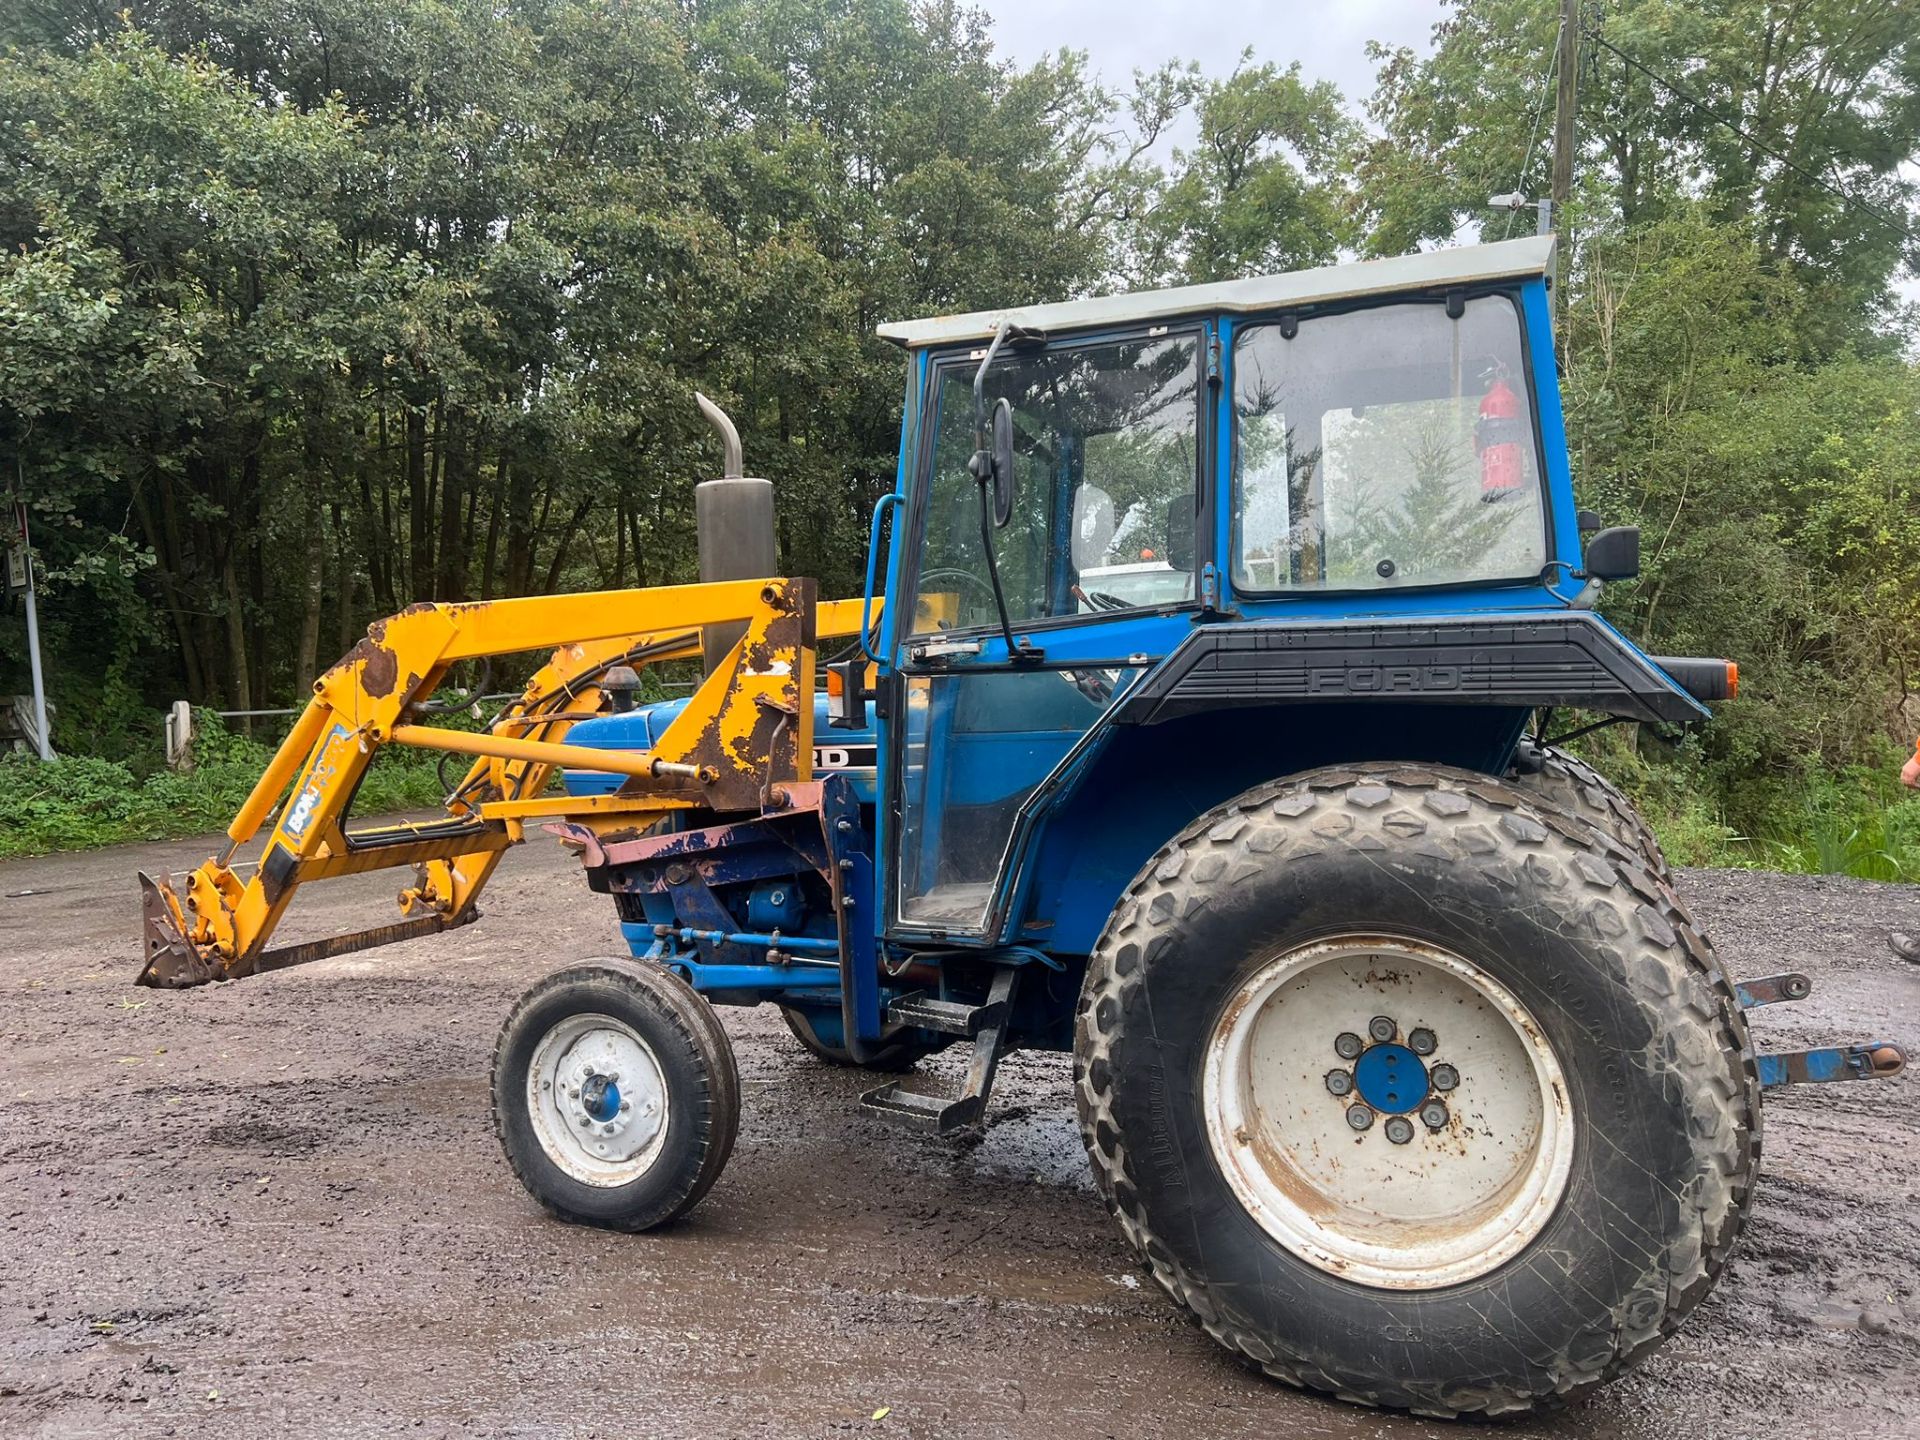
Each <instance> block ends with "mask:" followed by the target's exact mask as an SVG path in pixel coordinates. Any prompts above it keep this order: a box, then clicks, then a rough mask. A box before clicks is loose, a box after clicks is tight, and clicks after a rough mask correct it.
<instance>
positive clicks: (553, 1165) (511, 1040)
mask: <svg viewBox="0 0 1920 1440" xmlns="http://www.w3.org/2000/svg"><path fill="white" fill-rule="evenodd" d="M493 1115H494V1127H495V1129H496V1130H498V1132H499V1135H500V1144H501V1148H503V1149H504V1150H505V1151H506V1155H507V1163H508V1164H509V1165H511V1166H512V1167H513V1173H514V1174H515V1175H517V1176H518V1177H519V1178H520V1182H521V1183H522V1184H523V1185H525V1186H526V1187H527V1190H528V1191H529V1192H530V1193H531V1194H532V1195H533V1198H534V1199H536V1200H538V1201H539V1202H540V1203H541V1204H542V1205H543V1206H545V1207H546V1209H547V1210H548V1211H549V1213H551V1214H553V1215H555V1216H557V1217H558V1218H559V1219H562V1220H570V1221H574V1222H575V1223H578V1224H583V1225H600V1226H604V1227H606V1228H608V1229H614V1230H650V1229H652V1228H653V1227H654V1226H656V1225H664V1224H666V1223H667V1222H668V1221H670V1220H673V1219H676V1218H678V1217H679V1216H681V1215H684V1214H685V1213H686V1212H687V1211H688V1210H690V1209H692V1208H693V1207H694V1205H695V1204H697V1203H698V1202H699V1200H700V1198H701V1196H703V1195H705V1194H706V1193H707V1191H708V1189H709V1188H711V1186H712V1185H713V1182H714V1181H715V1180H716V1179H718V1178H719V1175H720V1171H721V1169H722V1167H724V1166H725V1165H726V1163H727V1157H728V1155H730V1154H731V1153H732V1151H733V1140H734V1134H735V1131H736V1130H737V1128H738V1126H739V1120H740V1079H739V1075H738V1073H737V1072H736V1070H735V1069H734V1061H733V1047H732V1046H731V1045H730V1044H729V1043H728V1041H727V1035H726V1032H725V1031H724V1030H722V1029H721V1028H720V1022H719V1021H718V1020H717V1019H716V1018H715V1017H714V1014H713V1011H712V1009H711V1008H710V1007H709V1006H708V1004H707V1002H706V1001H704V1000H702V999H701V998H700V997H699V995H697V994H696V993H695V992H694V990H693V988H692V987H691V986H689V985H688V984H687V983H686V981H684V980H682V979H680V978H679V977H678V976H677V975H674V974H672V973H670V972H669V971H666V970H663V969H661V968H659V967H658V966H654V965H647V964H643V963H641V962H638V961H632V960H597V961H591V962H588V963H586V964H582V965H576V966H573V967H572V968H570V969H566V970H562V971H559V972H558V973H557V974H553V975H549V976H547V978H546V979H544V980H542V981H540V982H539V983H538V984H536V985H535V986H534V987H533V988H532V989H531V990H529V991H527V993H526V994H525V995H523V996H521V997H520V1000H519V1003H517V1004H516V1005H515V1006H514V1007H513V1010H512V1012H511V1013H510V1014H509V1015H508V1016H507V1021H506V1024H505V1025H503V1026H502V1027H501V1030H500V1040H499V1043H498V1044H497V1045H496V1046H495V1048H494V1055H493Z"/></svg>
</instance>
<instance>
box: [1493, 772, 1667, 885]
mask: <svg viewBox="0 0 1920 1440" xmlns="http://www.w3.org/2000/svg"><path fill="white" fill-rule="evenodd" d="M1522 745H1523V753H1522V754H1521V755H1520V756H1519V757H1518V758H1517V759H1516V761H1515V764H1514V767H1513V772H1512V773H1511V774H1510V775H1508V776H1507V779H1508V781H1509V782H1510V783H1512V784H1513V785H1514V786H1516V787H1518V788H1519V789H1520V790H1521V791H1522V792H1523V793H1525V794H1526V795H1527V796H1528V797H1530V798H1531V799H1533V800H1536V801H1540V802H1543V803H1545V804H1548V805H1552V806H1554V807H1555V808H1556V809H1560V810H1564V811H1566V812H1567V814H1569V815H1577V816H1579V817H1580V818H1581V819H1582V820H1585V821H1586V822H1587V823H1588V824H1590V825H1597V826H1599V827H1600V828H1601V829H1602V830H1604V831H1606V832H1607V834H1609V835H1611V836H1613V838H1614V839H1616V840H1618V841H1619V842H1620V843H1621V844H1622V845H1624V846H1626V847H1627V848H1628V849H1629V850H1632V851H1635V852H1636V853H1638V854H1639V855H1640V857H1641V858H1642V859H1643V860H1645V862H1646V865H1647V868H1648V869H1649V870H1651V871H1652V872H1653V875H1654V878H1655V879H1657V880H1660V881H1662V882H1663V883H1665V884H1668V885H1671V884H1672V883H1673V871H1672V869H1671V867H1669V866H1668V864H1667V856H1666V852H1665V851H1664V850H1662V849H1661V848H1660V840H1659V837H1658V836H1656V835H1655V834H1654V833H1653V827H1652V826H1651V825H1649V824H1647V822H1646V820H1645V818H1644V817H1643V816H1642V815H1641V814H1640V809H1639V807H1638V806H1637V805H1635V804H1634V803H1633V801H1631V800H1629V799H1628V798H1627V797H1626V795H1625V794H1624V793H1623V792H1622V791H1621V789H1620V787H1619V786H1618V785H1615V784H1614V783H1613V782H1612V781H1611V780H1609V779H1607V777H1606V776H1604V775H1602V774H1601V773H1600V772H1599V771H1598V770H1596V769H1594V768H1593V766H1591V765H1589V764H1587V762H1586V761H1584V760H1582V759H1581V758H1580V757H1579V756H1578V755H1571V754H1569V753H1567V752H1566V751H1565V750H1561V749H1558V748H1557V747H1555V746H1552V745H1536V744H1534V743H1533V742H1531V741H1525V742H1522Z"/></svg>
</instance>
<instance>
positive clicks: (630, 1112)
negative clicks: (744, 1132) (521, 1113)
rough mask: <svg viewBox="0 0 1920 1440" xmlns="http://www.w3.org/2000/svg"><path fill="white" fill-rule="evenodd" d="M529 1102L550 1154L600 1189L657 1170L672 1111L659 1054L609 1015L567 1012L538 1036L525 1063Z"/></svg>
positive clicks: (569, 1171)
mask: <svg viewBox="0 0 1920 1440" xmlns="http://www.w3.org/2000/svg"><path fill="white" fill-rule="evenodd" d="M526 1105H527V1117H528V1119H529V1120H531V1121H532V1124H533V1134H534V1138H535V1139H536V1140H537V1141H539V1144H540V1149H541V1151H542V1152H543V1153H544V1154H545V1155H546V1157H547V1158H548V1159H549V1160H551V1161H552V1162H553V1163H554V1164H555V1165H556V1166H558V1167H559V1168H560V1169H561V1170H562V1171H563V1172H565V1173H566V1174H567V1175H569V1176H571V1177H572V1178H573V1179H575V1180H578V1181H580V1182H581V1183H582V1184H584V1185H593V1186H596V1187H600V1188H612V1187H614V1186H618V1185H626V1184H630V1183H631V1182H632V1181H634V1180H637V1179H639V1178H640V1177H641V1176H642V1175H644V1174H646V1172H647V1171H648V1170H650V1169H652V1168H653V1164H654V1162H655V1161H656V1160H658V1159H659V1158H660V1151H661V1148H662V1147H663V1146H664V1145H665V1143H666V1138H667V1127H668V1125H669V1123H671V1118H672V1117H671V1115H670V1113H669V1112H670V1108H671V1107H670V1103H669V1098H668V1094H667V1082H666V1076H665V1075H664V1073H663V1072H662V1071H661V1068H660V1060H659V1057H658V1056H656V1055H655V1054H654V1053H653V1047H652V1046H650V1045H649V1044H648V1043H647V1042H646V1041H645V1040H643V1039H641V1038H640V1034H639V1032H638V1031H637V1030H635V1029H634V1028H633V1027H632V1026H631V1025H629V1024H627V1023H626V1022H625V1021H624V1020H618V1019H615V1018H614V1017H613V1016H611V1015H599V1014H582V1015H569V1016H568V1017H567V1018H565V1019H564V1020H561V1021H559V1022H558V1023H556V1024H555V1025H554V1026H553V1027H552V1028H550V1029H549V1030H548V1031H547V1033H546V1034H545V1035H543V1036H541V1037H540V1043H539V1044H538V1045H537V1046H535V1047H534V1052H533V1058H532V1061H531V1063H530V1064H529V1065H528V1067H527V1093H526Z"/></svg>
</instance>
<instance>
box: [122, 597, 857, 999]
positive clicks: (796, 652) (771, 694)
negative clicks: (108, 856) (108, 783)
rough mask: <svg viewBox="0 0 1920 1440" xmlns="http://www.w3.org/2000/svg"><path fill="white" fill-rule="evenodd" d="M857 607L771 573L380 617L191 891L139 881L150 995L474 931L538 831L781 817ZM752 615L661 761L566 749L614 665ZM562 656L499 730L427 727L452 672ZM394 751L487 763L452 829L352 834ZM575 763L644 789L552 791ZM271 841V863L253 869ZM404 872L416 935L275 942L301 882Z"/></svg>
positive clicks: (646, 658) (393, 828)
mask: <svg viewBox="0 0 1920 1440" xmlns="http://www.w3.org/2000/svg"><path fill="white" fill-rule="evenodd" d="M860 611H861V606H860V602H859V601H837V602H832V603H829V604H826V605H821V606H818V607H816V605H815V602H814V594H813V582H812V581H810V580H791V579H774V580H743V581H729V582H724V583H718V584H703V585H679V586H666V587H660V588H655V589H646V590H620V591H603V592H598V593H590V594H581V595H555V596H540V597H532V598H526V599H514V600H492V601H479V602H473V603H463V604H433V603H427V604H418V605H413V606H410V607H408V608H407V609H406V610H403V611H401V612H400V613H399V614H398V615H394V616H391V617H389V618H388V619H386V620H381V621H377V622H375V623H374V624H373V625H371V626H369V627H368V630H367V636H366V638H365V639H364V640H362V641H360V643H359V644H358V645H356V646H355V647H354V648H353V649H352V650H351V651H350V652H349V653H348V654H347V655H346V656H345V658H343V659H342V660H341V661H340V662H339V663H338V664H336V665H334V666H333V667H332V668H331V669H329V670H328V671H327V672H326V673H325V674H324V675H322V676H321V677H320V678H319V679H318V680H317V681H315V682H314V686H313V692H314V693H313V699H312V700H311V701H309V702H308V704H307V707H306V709H305V710H304V711H303V712H302V714H301V716H300V718H299V720H298V721H297V722H296V723H295V724H294V727H293V730H292V732H291V733H290V734H289V735H288V736H287V738H286V740H285V741H284V742H283V743H282V744H281V746H280V748H279V750H278V751H277V752H276V753H275V755H274V758H273V760H272V762H271V763H270V764H269V765H268V766H267V769H266V771H265V773H263V774H262V775H261V777H260V779H259V781H258V782H257V783H256V784H255V785H254V787H253V790H252V793H251V794H250V795H249V796H248V797H247V800H246V802H245V804H243V805H242V806H241V807H240V811H239V813H238V814H237V815H235V816H234V819H233V822H232V823H231V824H230V825H228V826H227V830H226V835H227V841H228V844H227V846H226V849H225V850H224V852H223V853H222V854H220V855H218V856H214V857H211V858H209V859H208V860H207V861H205V862H204V863H203V864H201V865H200V866H198V867H197V868H196V869H194V870H193V871H192V872H191V873H190V874H189V875H188V876H186V877H185V879H184V881H183V883H182V885H181V886H180V887H179V888H176V887H175V886H174V884H173V883H171V881H170V880H169V879H168V878H166V877H162V878H160V879H157V880H156V879H153V878H150V877H148V876H146V875H142V876H140V884H141V889H142V909H143V931H144V935H145V964H144V966H143V968H142V969H141V972H140V976H139V982H140V983H141V984H143V985H154V986H162V987H169V988H178V987H185V986H191V985H199V984H204V983H206V982H207V981H210V980H224V979H232V978H236V977H239V976H243V975H250V974H254V973H257V972H259V971H264V970H272V969H282V968H285V967H286V966H288V965H296V964H300V963H302V962H304V961H308V960H314V959H321V958H324V957H326V956H329V955H339V954H344V953H347V952H349V951H353V950H361V949H366V948H369V947H371V946H374V945H382V944H388V943H391V942H393V941H395V940H404V939H411V938H413V937H415V936H419V935H425V934H432V933H435V932H437V931H440V930H447V929H452V928H454V927H455V926H459V925H464V924H466V923H467V922H469V921H471V920H473V919H475V918H477V915H478V912H477V910H476V909H475V901H476V900H477V899H478V897H479V895H480V892H481V890H482V889H483V888H484V887H485V885H486V882H487V879H488V877H489V876H490V875H491V874H492V873H493V868H494V866H495V865H497V864H498V863H499V860H500V856H501V854H502V853H503V852H504V851H505V850H506V849H507V848H508V847H509V846H511V845H514V844H516V843H518V842H519V841H520V840H521V839H522V838H523V837H524V835H525V827H526V823H527V821H529V820H536V821H538V820H554V821H560V820H565V821H569V822H571V823H572V824H574V825H578V826H584V827H586V828H587V829H589V830H591V831H593V832H594V833H596V834H600V835H608V836H612V837H616V838H617V837H623V836H627V835H636V834H638V833H640V831H642V830H643V829H645V828H646V827H647V826H649V825H652V824H654V823H655V822H656V821H658V820H660V819H662V818H664V817H665V816H667V815H669V814H671V813H672V812H674V811H676V810H688V809H703V810H709V811H714V812H719V813H729V812H740V811H756V810H759V809H762V808H777V807H778V806H779V804H780V803H781V802H782V799H783V795H782V791H781V787H783V786H784V785H786V784H789V783H794V782H804V781H806V780H808V779H810V778H811V763H812V743H813V740H812V732H813V682H814V646H815V641H816V639H817V637H819V636H847V635H853V634H855V633H857V632H858V630H859V627H860V623H861V617H860ZM742 622H744V624H745V625H746V633H745V635H744V636H743V637H742V639H741V640H740V641H739V643H738V644H736V645H735V646H734V648H733V650H732V652H731V653H730V654H729V656H728V657H727V659H726V660H725V661H724V662H723V663H721V664H720V665H719V666H717V667H716V668H715V669H714V670H713V672H712V673H711V674H709V675H708V676H707V677H706V679H705V680H704V681H702V682H701V684H700V686H699V688H698V689H697V690H696V691H695V692H694V695H693V697H692V698H691V700H690V701H689V702H688V704H687V706H686V708H685V709H684V710H683V711H682V712H681V714H680V715H679V716H677V717H676V718H675V719H674V720H673V721H672V722H671V723H670V724H669V725H668V726H667V728H666V730H665V731H664V732H663V733H662V734H661V736H660V738H659V740H658V742H657V743H656V744H655V745H654V747H653V748H652V749H651V750H648V751H643V752H635V751H627V750H602V749H592V748H587V747H582V746H575V745H568V744H566V743H565V737H566V734H567V732H568V730H569V729H571V728H572V726H573V724H574V723H575V722H576V721H578V720H582V719H586V718H588V717H590V716H592V715H593V714H595V713H597V712H599V711H600V710H601V709H602V708H603V697H602V692H601V688H600V681H601V678H602V676H603V675H604V673H605V672H606V671H607V670H608V669H610V668H611V667H613V666H615V665H634V666H638V665H644V664H655V663H659V662H662V661H666V660H681V659H688V658H693V657H697V656H698V655H699V653H700V639H701V631H702V629H703V628H704V627H706V626H711V625H724V624H728V623H734V624H738V623H742ZM549 647H553V655H552V658H551V659H550V660H549V661H548V662H547V664H546V665H544V666H543V667H542V668H541V669H540V670H539V671H538V672H537V673H536V674H535V675H534V676H533V678H532V680H530V681H529V682H528V684H527V687H526V689H525V691H524V692H523V693H522V694H521V695H520V696H519V698H518V699H516V700H515V701H514V702H513V703H512V704H511V705H509V706H508V707H507V708H506V709H505V710H504V711H503V712H501V714H500V715H499V716H498V717H497V718H496V719H495V720H494V721H493V723H492V724H491V725H490V726H489V727H488V729H487V730H486V731H485V732H482V733H478V734H475V733H469V732H464V731H454V730H446V729H441V728H437V727H434V726H432V725H428V724H424V723H422V720H423V718H424V716H423V712H422V710H421V707H422V705H423V703H424V702H425V701H426V700H427V699H428V698H429V697H430V696H431V695H432V694H433V693H434V690H435V689H436V688H437V687H438V686H439V684H440V683H441V682H442V681H443V680H444V678H445V677H446V675H447V673H448V671H449V670H450V668H451V667H452V666H453V665H454V664H455V663H457V662H459V661H462V660H471V659H478V658H481V657H485V656H493V655H508V654H514V653H519V652H524V651H529V650H542V649H546V648H549ZM391 744H399V745H408V746H416V747H423V748H430V749H439V750H444V751H450V752H453V753H459V754H469V755H472V756H474V761H473V764H472V766H471V768H470V769H469V770H468V771H467V773H466V776H465V778H464V779H462V780H461V782H460V783H459V784H458V785H457V786H456V787H455V788H454V790H453V791H452V793H451V794H449V795H448V797H447V800H446V809H447V813H446V815H445V817H444V818H438V819H434V820H430V821H426V822H419V823H404V824H395V825H382V826H373V827H362V828H358V829H355V830H353V831H351V832H349V831H348V829H347V828H346V819H347V815H348V811H349V809H350V808H351V806H352V802H353V795H354V792H355V790H356V789H357V788H358V786H359V784H360V781H361V779H362V778H363V777H364V776H365V774H366V772H367V768H368V766H369V765H371V764H372V763H373V761H374V758H375V757H376V756H377V754H378V753H379V751H380V749H381V748H382V747H383V746H386V745H391ZM562 765H574V766H580V767H584V768H591V769H595V770H600V771H609V772H612V773H615V774H620V775H624V776H626V777H627V778H626V780H625V783H624V784H622V785H621V787H620V788H619V790H617V791H616V792H614V793H613V794H609V795H595V796H568V795H546V794H545V793H544V791H545V790H546V787H547V782H548V780H549V779H550V778H551V776H552V774H553V771H554V768H555V767H556V766H562ZM283 799H284V804H283V803H282V801H283ZM276 810H277V813H276ZM270 820H271V822H272V823H271V826H270V827H269V824H268V822H269V821H270ZM263 828H266V829H267V838H266V841H265V844H264V845H263V846H262V847H261V850H260V852H259V855H258V859H257V861H254V862H248V863H243V864H239V865H236V864H235V863H234V857H235V855H236V854H237V853H238V852H239V851H240V849H241V847H243V846H245V845H247V844H249V843H250V842H252V841H254V840H255V839H256V838H257V837H258V836H259V834H260V832H261V830H262V829H263ZM403 865H411V866H413V867H415V879H414V883H413V884H412V885H411V886H409V887H407V888H406V889H404V890H402V891H401V892H400V896H399V904H400V909H401V913H402V918H401V919H400V920H399V921H398V922H396V923H392V924H387V925H382V926H376V927H374V928H373V929H370V930H365V931H360V932H357V933H355V934H350V935H342V936H337V937H334V938H332V939H327V940H320V941H314V942H310V943H307V944H303V945H293V946H287V947H284V948H281V949H278V950H270V949H267V948H266V946H267V942H268V941H269V939H270V938H271V937H272V935H273V932H274V928H275V927H276V925H277V924H278V923H279V921H280V917H281V916H282V915H283V914H285V913H286V909H287V906H288V905H289V903H290V902H291V901H292V899H293V896H294V893H295V892H296V891H297V890H298V889H299V887H300V886H301V885H303V884H305V883H306V882H308V881H312V880H324V879H330V878H332V877H334V876H337V875H355V874H362V873H365V872H368V871H372V870H384V869H391V868H396V867H399V866H403Z"/></svg>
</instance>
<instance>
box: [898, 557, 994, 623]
mask: <svg viewBox="0 0 1920 1440" xmlns="http://www.w3.org/2000/svg"><path fill="white" fill-rule="evenodd" d="M947 580H964V581H966V582H967V583H968V584H969V585H972V586H973V587H974V588H975V590H976V591H977V592H978V593H980V594H981V595H984V596H985V597H986V600H987V603H988V604H989V605H992V606H994V607H995V613H998V606H999V597H997V596H996V595H995V594H994V593H993V586H992V585H991V584H989V583H988V582H987V579H986V577H985V576H983V575H976V574H974V573H973V571H971V570H961V569H959V568H957V567H954V568H949V569H945V570H928V571H924V572H923V573H922V574H921V576H920V583H919V584H918V586H916V587H915V588H916V590H917V594H916V595H915V597H914V598H916V599H918V598H919V597H920V596H922V595H925V594H926V593H927V587H928V586H929V585H934V584H938V583H940V582H942V581H947Z"/></svg>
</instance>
